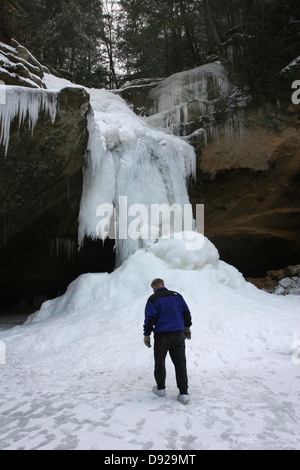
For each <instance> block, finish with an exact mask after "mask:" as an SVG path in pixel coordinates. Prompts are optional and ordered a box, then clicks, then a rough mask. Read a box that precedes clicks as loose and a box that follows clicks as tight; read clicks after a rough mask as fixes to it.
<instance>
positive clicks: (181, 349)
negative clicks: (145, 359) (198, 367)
mask: <svg viewBox="0 0 300 470" xmlns="http://www.w3.org/2000/svg"><path fill="white" fill-rule="evenodd" d="M168 352H169V353H170V357H171V359H172V362H173V364H174V366H175V373H176V381H177V387H178V388H179V391H180V394H181V395H187V393H188V377H187V370H186V355H185V334H184V331H172V332H163V333H156V334H155V335H154V362H155V369H154V377H155V380H156V383H157V388H158V389H159V390H162V389H165V388H166V356H167V353H168Z"/></svg>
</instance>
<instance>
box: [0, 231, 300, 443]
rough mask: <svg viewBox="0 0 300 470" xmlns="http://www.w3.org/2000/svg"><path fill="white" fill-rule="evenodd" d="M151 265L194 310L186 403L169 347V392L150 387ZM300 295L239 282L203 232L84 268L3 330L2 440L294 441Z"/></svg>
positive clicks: (298, 412)
mask: <svg viewBox="0 0 300 470" xmlns="http://www.w3.org/2000/svg"><path fill="white" fill-rule="evenodd" d="M157 276H161V277H163V278H164V279H165V281H166V283H167V286H168V287H169V288H171V289H175V290H178V291H180V292H181V293H182V294H183V295H184V297H185V299H186V301H187V303H188V304H189V306H190V309H191V312H192V315H193V327H192V340H191V341H190V342H187V358H188V370H189V381H190V394H191V403H190V404H189V405H188V406H184V405H182V404H180V403H179V402H178V401H177V399H176V397H177V393H178V391H177V389H176V382H175V376H174V371H173V366H172V364H171V363H170V360H169V359H168V361H167V367H168V372H167V397H166V398H158V397H156V396H155V395H153V393H152V391H151V389H152V386H153V385H154V380H153V357H152V352H151V351H150V350H148V349H147V348H146V347H145V346H144V344H143V337H142V326H143V320H144V306H145V302H146V300H147V298H148V296H149V295H150V294H151V289H150V287H149V285H150V283H151V281H152V279H153V278H154V277H157ZM299 305H300V298H299V297H297V296H287V297H279V296H275V295H272V294H267V293H265V292H262V291H259V290H257V289H256V288H255V287H254V286H253V285H250V284H248V283H246V281H245V280H244V279H243V277H242V276H241V274H240V273H238V271H237V270H235V268H233V267H231V266H228V265H227V264H225V263H223V262H222V261H219V260H218V253H217V250H216V249H215V248H214V247H213V245H211V244H210V242H208V241H207V240H206V243H205V245H204V248H203V249H202V250H201V251H195V252H186V251H185V249H184V244H183V241H176V240H171V241H167V240H165V241H164V240H161V241H159V242H158V243H156V244H154V245H152V247H150V248H149V249H148V250H147V251H146V250H139V251H138V252H137V253H135V254H134V255H133V256H132V257H131V258H130V259H129V260H128V261H126V262H125V263H124V264H123V265H122V266H121V267H120V268H119V269H117V270H116V271H115V272H114V273H112V274H110V275H108V274H86V275H83V276H81V277H80V278H79V279H77V280H76V281H75V282H74V283H73V284H71V285H70V287H69V289H68V291H67V293H66V294H65V295H64V296H62V297H60V298H58V299H55V300H53V301H49V302H47V303H46V304H44V306H43V307H42V309H41V311H40V312H38V313H37V314H35V315H34V316H33V317H32V318H31V320H30V321H29V322H28V323H27V324H26V325H24V326H18V327H16V328H13V329H12V330H8V331H6V332H3V331H2V332H0V340H2V341H4V343H5V345H6V364H5V365H1V366H0V371H1V385H0V390H1V395H0V396H1V398H0V416H1V418H0V419H1V427H0V448H1V449H102V450H103V449H104V450H110V449H112V450H115V449H119V450H142V449H147V450H197V449H300V435H299V420H300V405H299V403H300V402H299V397H300V390H299V384H300V360H299V356H300V353H299V351H297V349H296V347H297V345H298V347H299V343H296V341H297V340H298V339H299V338H300V326H299V325H300V323H299V312H300V310H299ZM298 353H299V354H298Z"/></svg>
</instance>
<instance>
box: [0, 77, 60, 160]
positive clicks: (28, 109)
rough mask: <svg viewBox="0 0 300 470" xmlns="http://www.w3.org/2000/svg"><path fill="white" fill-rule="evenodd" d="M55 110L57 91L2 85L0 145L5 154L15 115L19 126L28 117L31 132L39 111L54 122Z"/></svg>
mask: <svg viewBox="0 0 300 470" xmlns="http://www.w3.org/2000/svg"><path fill="white" fill-rule="evenodd" d="M56 110H57V92H51V91H48V90H43V89H38V90H37V89H31V88H25V87H19V86H5V87H3V89H2V94H1V101H0V126H1V127H0V145H1V144H2V145H3V146H4V147H5V154H6V155H7V151H8V146H9V139H10V127H11V124H12V122H13V120H14V119H15V118H16V117H18V118H19V126H20V125H21V124H22V123H23V122H24V121H25V119H26V118H27V117H28V121H29V122H28V126H29V129H31V131H32V132H33V130H34V128H35V125H36V123H37V120H38V118H39V113H40V112H41V111H44V112H45V114H47V115H49V116H50V118H51V121H52V122H55V118H56Z"/></svg>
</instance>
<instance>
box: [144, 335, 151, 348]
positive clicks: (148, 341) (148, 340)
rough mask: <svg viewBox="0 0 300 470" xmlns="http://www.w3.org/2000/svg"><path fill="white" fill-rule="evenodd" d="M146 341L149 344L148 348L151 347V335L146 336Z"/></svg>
mask: <svg viewBox="0 0 300 470" xmlns="http://www.w3.org/2000/svg"><path fill="white" fill-rule="evenodd" d="M144 343H145V345H146V346H147V348H151V338H150V336H144Z"/></svg>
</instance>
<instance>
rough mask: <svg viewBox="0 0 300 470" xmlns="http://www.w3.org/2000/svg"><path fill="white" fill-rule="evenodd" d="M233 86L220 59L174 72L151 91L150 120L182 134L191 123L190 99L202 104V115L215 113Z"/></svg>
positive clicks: (154, 123)
mask: <svg viewBox="0 0 300 470" xmlns="http://www.w3.org/2000/svg"><path fill="white" fill-rule="evenodd" d="M232 89H233V87H232V85H231V83H230V82H229V80H228V77H227V73H226V69H225V68H224V67H223V66H222V65H221V63H219V62H214V63H211V64H206V65H202V66H200V67H197V68H195V69H192V70H188V71H184V72H180V73H177V74H174V75H172V76H170V77H168V78H167V79H165V80H163V81H162V82H161V83H160V84H159V85H158V86H157V87H156V88H154V89H153V90H152V91H151V93H150V96H149V106H148V113H149V117H148V118H147V122H148V124H149V125H151V126H152V127H158V128H163V129H164V130H167V131H169V132H170V133H172V134H174V135H180V133H182V127H183V129H184V128H185V125H186V124H187V123H188V103H191V102H194V103H197V104H198V107H199V116H208V117H211V116H212V115H213V113H214V112H215V109H216V103H217V102H218V101H219V100H220V99H224V98H226V97H227V96H228V95H229V94H230V93H231V92H232ZM183 133H184V131H183Z"/></svg>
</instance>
